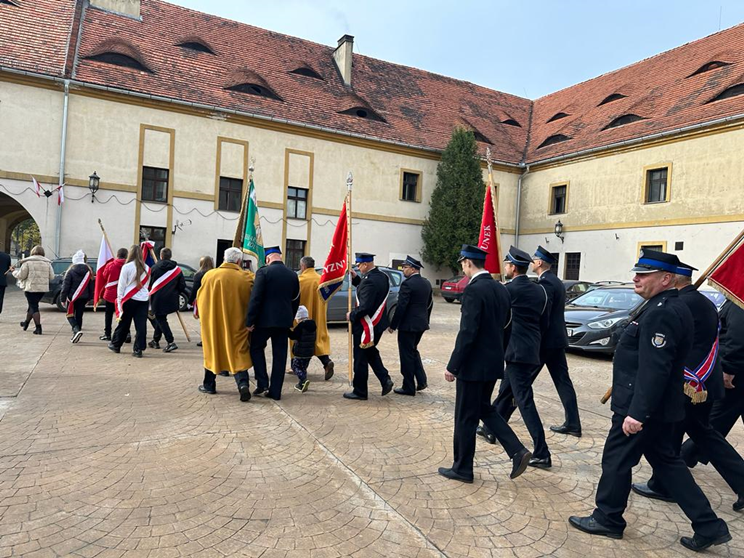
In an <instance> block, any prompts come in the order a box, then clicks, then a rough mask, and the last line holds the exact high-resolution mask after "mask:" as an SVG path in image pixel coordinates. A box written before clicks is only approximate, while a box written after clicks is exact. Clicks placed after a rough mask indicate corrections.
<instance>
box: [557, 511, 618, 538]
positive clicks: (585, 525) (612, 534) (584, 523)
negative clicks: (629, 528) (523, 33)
mask: <svg viewBox="0 0 744 558" xmlns="http://www.w3.org/2000/svg"><path fill="white" fill-rule="evenodd" d="M568 522H569V523H570V524H571V527H575V528H576V529H578V530H579V531H584V533H589V534H590V535H601V536H603V537H608V538H610V539H622V538H623V532H622V531H613V530H612V529H610V528H609V527H605V526H604V525H602V524H601V523H597V520H596V519H594V517H592V516H591V515H590V516H589V517H577V516H575V515H572V516H571V517H569V518H568Z"/></svg>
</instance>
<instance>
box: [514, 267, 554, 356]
mask: <svg viewBox="0 0 744 558" xmlns="http://www.w3.org/2000/svg"><path fill="white" fill-rule="evenodd" d="M506 290H507V291H508V292H509V296H510V297H511V309H512V331H511V338H510V339H509V346H508V347H507V348H506V362H520V363H524V364H535V365H537V364H540V340H541V338H542V332H544V331H546V330H547V329H548V320H549V317H550V300H549V298H548V295H547V291H546V290H545V288H544V287H542V286H540V285H537V284H535V283H533V282H532V281H530V280H529V278H528V277H527V276H526V275H518V276H517V277H515V278H514V279H513V280H511V281H510V282H509V283H507V284H506Z"/></svg>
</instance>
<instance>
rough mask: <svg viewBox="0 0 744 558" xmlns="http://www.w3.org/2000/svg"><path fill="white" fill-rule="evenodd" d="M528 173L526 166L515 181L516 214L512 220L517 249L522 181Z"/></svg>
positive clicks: (528, 169) (528, 168) (528, 167)
mask: <svg viewBox="0 0 744 558" xmlns="http://www.w3.org/2000/svg"><path fill="white" fill-rule="evenodd" d="M529 172H530V166H529V165H527V166H526V167H525V170H524V172H523V173H522V174H520V175H519V179H518V180H517V213H516V217H515V219H514V246H515V247H516V248H519V212H520V210H521V208H522V179H523V178H524V177H525V176H527V174H529Z"/></svg>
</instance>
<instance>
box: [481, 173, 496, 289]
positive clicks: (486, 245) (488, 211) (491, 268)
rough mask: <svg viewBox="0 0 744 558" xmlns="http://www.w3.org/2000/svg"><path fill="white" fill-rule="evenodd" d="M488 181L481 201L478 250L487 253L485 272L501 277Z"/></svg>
mask: <svg viewBox="0 0 744 558" xmlns="http://www.w3.org/2000/svg"><path fill="white" fill-rule="evenodd" d="M492 190H493V186H491V183H490V180H489V184H488V186H486V196H485V199H484V200H483V219H481V230H480V236H479V237H478V248H480V249H481V250H484V251H486V252H488V257H486V267H485V269H486V271H488V272H489V273H495V274H498V275H501V257H500V255H499V252H500V250H499V243H500V242H501V235H500V233H499V223H498V221H497V220H496V200H494V199H493V196H492V195H491V191H492Z"/></svg>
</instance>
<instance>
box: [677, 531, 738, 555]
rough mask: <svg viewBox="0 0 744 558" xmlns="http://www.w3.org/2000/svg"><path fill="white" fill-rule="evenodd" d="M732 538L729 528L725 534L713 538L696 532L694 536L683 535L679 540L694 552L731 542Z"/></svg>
mask: <svg viewBox="0 0 744 558" xmlns="http://www.w3.org/2000/svg"><path fill="white" fill-rule="evenodd" d="M730 540H731V534H730V533H729V532H728V530H727V531H726V532H725V533H724V534H722V535H718V536H717V537H712V538H709V537H703V536H702V535H698V534H697V533H695V534H694V535H693V536H692V537H682V538H681V539H679V542H680V544H681V545H682V546H684V547H685V548H689V549H690V550H692V551H693V552H702V551H703V550H705V549H706V548H710V547H711V546H717V545H719V544H724V543H727V542H729V541H730Z"/></svg>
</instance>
